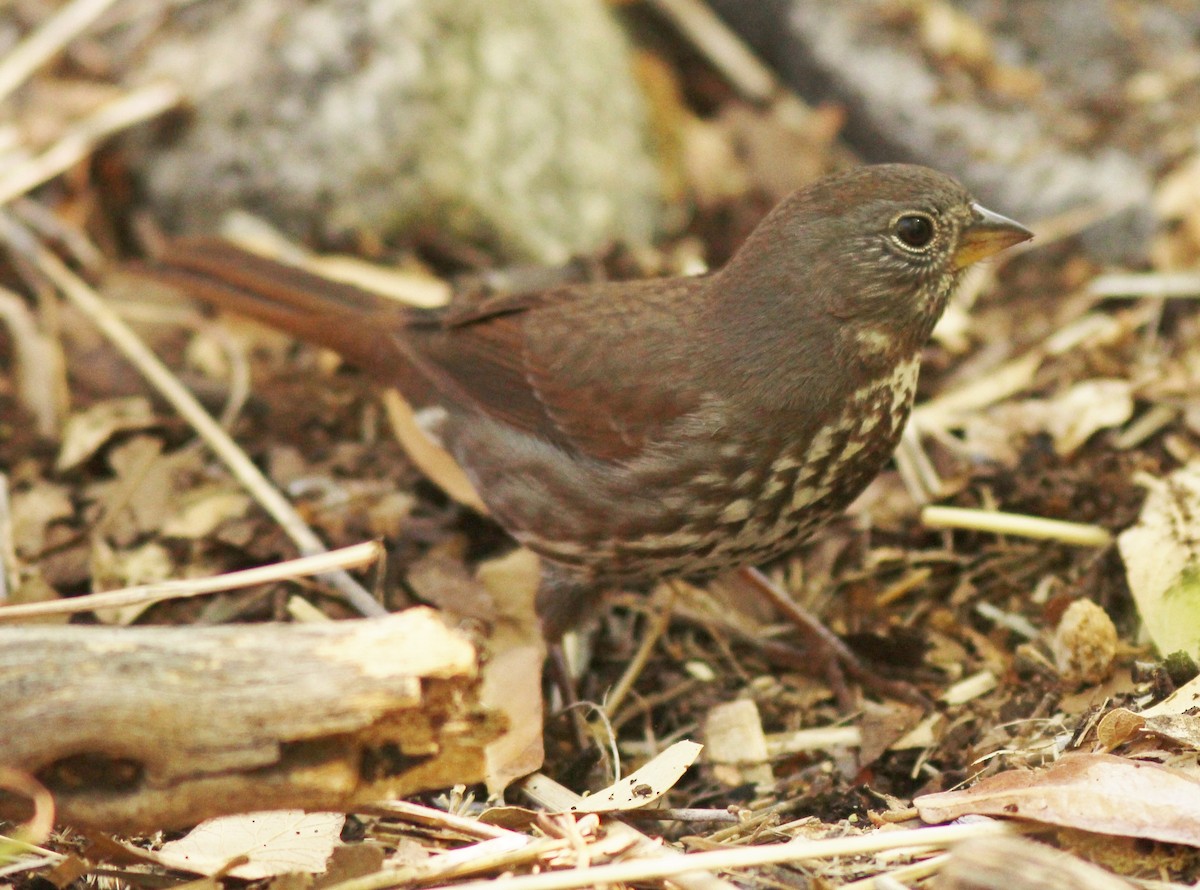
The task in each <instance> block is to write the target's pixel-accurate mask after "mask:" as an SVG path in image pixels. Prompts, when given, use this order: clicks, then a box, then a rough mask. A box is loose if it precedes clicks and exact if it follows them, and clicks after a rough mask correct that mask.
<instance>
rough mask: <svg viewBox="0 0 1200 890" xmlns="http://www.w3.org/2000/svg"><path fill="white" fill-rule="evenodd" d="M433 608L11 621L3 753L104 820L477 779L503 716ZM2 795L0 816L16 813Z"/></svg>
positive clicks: (2, 697)
mask: <svg viewBox="0 0 1200 890" xmlns="http://www.w3.org/2000/svg"><path fill="white" fill-rule="evenodd" d="M477 674H478V665H477V655H476V651H475V648H474V647H473V646H472V645H471V643H470V642H469V641H468V640H467V639H466V638H465V637H464V636H463V635H462V634H461V633H458V632H456V631H454V630H452V629H450V628H448V627H447V626H446V625H445V624H444V623H443V621H442V620H441V619H440V618H439V617H438V616H437V614H436V613H435V612H433V611H431V610H429V609H411V610H409V611H407V612H403V613H400V614H398V615H393V616H388V617H386V618H381V619H375V620H366V621H340V622H329V623H323V624H309V625H270V624H269V625H236V626H227V627H211V628H195V627H179V628H176V627H138V628H99V627H41V626H38V627H34V626H27V627H4V628H0V714H3V715H4V720H3V731H2V732H0V766H5V767H11V768H14V769H17V770H21V771H24V772H27V773H30V774H33V775H35V776H37V777H38V778H39V779H40V780H41V781H42V782H43V783H45V784H46V786H47V787H49V788H50V790H51V791H52V792H53V793H54V797H55V802H56V804H57V807H58V820H59V821H60V822H64V823H68V824H74V825H91V826H97V827H102V828H105V829H108V830H136V829H139V828H155V829H163V828H169V827H176V826H184V825H192V824H195V823H197V822H199V821H201V820H203V819H207V818H211V817H214V816H220V815H226V814H230V813H237V812H247V811H253V810H264V809H282V808H297V809H308V810H318V809H324V810H346V809H351V808H353V807H354V806H356V805H359V804H363V803H366V802H368V801H377V800H380V799H383V798H385V797H390V796H396V795H404V794H411V793H413V792H416V791H420V790H425V789H430V788H439V787H445V786H447V785H451V784H455V783H459V782H466V783H470V782H475V781H479V780H480V779H482V777H483V775H484V747H485V745H486V744H487V742H488V741H490V740H491V739H493V738H495V737H496V736H497V735H499V733H500V731H501V729H502V726H503V722H504V721H503V719H502V718H499V717H496V716H495V715H493V714H491V713H490V712H487V711H485V710H484V709H483V708H482V707H480V706H479V705H478V703H477V692H478V688H477V687H478V679H477ZM21 806H22V805H21V804H20V802H18V801H16V800H15V799H13V798H11V797H9V798H5V797H3V796H0V818H3V817H5V816H13V815H15V816H16V817H17V818H23V813H22V809H21Z"/></svg>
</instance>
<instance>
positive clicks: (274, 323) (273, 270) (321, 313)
mask: <svg viewBox="0 0 1200 890" xmlns="http://www.w3.org/2000/svg"><path fill="white" fill-rule="evenodd" d="M140 271H142V272H144V273H145V274H148V275H150V276H151V277H152V278H155V279H157V280H159V281H162V282H164V283H166V284H171V285H174V286H176V287H179V288H180V289H182V290H183V291H185V292H186V293H188V294H191V295H193V296H195V297H198V298H200V299H201V300H203V301H205V302H206V303H209V304H211V305H213V306H214V307H216V308H218V309H222V310H229V311H231V312H235V313H238V314H239V315H245V316H247V317H249V318H252V319H254V320H256V321H260V322H262V323H264V324H266V325H268V326H270V327H273V328H278V329H279V330H282V331H285V332H287V333H289V334H292V335H293V336H295V337H298V338H299V339H301V340H305V341H308V342H310V343H314V344H316V345H318V346H324V347H326V348H327V349H332V350H334V351H335V352H337V353H338V354H339V355H341V356H342V357H343V358H344V359H346V361H348V362H349V363H351V364H353V365H357V366H359V367H361V368H362V369H363V370H365V371H367V372H368V373H371V374H372V375H374V376H376V377H378V378H380V379H382V380H383V381H384V382H387V383H397V384H398V383H400V379H398V378H403V377H405V376H406V375H405V369H402V368H400V367H398V364H404V362H403V361H402V359H400V356H399V351H398V349H397V342H396V339H395V338H396V337H397V336H399V335H402V332H403V330H404V328H405V327H407V326H408V325H409V324H411V323H412V322H414V321H416V320H418V319H419V318H420V317H421V315H422V312H421V310H416V309H411V308H410V307H406V306H404V305H403V304H401V303H398V302H396V301H395V300H391V299H389V298H387V297H383V296H380V295H379V294H374V293H371V292H370V291H366V290H363V289H361V288H357V287H354V286H353V285H350V284H345V283H343V282H339V281H334V280H332V279H329V278H324V277H322V276H320V275H314V274H312V273H310V272H305V271H304V270H302V269H299V268H296V267H295V266H290V265H288V264H286V263H281V262H277V261H276V260H271V259H267V258H266V257H263V256H259V255H258V254H255V253H251V252H250V251H247V250H243V249H242V248H240V247H237V246H236V245H234V244H231V243H229V242H227V241H222V240H220V239H216V238H186V239H179V240H176V241H171V242H169V243H168V244H167V245H166V247H165V248H164V249H163V251H162V252H161V253H160V254H159V255H158V256H156V257H155V258H154V259H153V260H151V261H150V262H148V263H146V264H145V265H144V266H142V267H141V268H140Z"/></svg>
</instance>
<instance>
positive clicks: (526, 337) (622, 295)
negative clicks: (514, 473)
mask: <svg viewBox="0 0 1200 890" xmlns="http://www.w3.org/2000/svg"><path fill="white" fill-rule="evenodd" d="M690 297H692V294H691V293H689V291H688V289H687V288H686V287H682V286H681V283H680V282H673V281H672V282H668V281H659V282H626V283H623V284H620V285H599V286H597V285H590V286H579V287H568V288H561V289H558V290H554V291H548V292H543V293H538V294H529V295H515V296H510V297H500V298H497V299H495V300H492V301H488V302H486V303H484V304H482V305H480V306H478V307H474V308H469V309H467V310H465V311H451V312H449V313H447V314H445V315H443V316H441V318H440V319H439V322H438V323H437V324H436V325H433V324H422V323H418V324H415V325H412V326H410V327H409V328H408V329H407V330H406V331H405V332H404V333H403V334H402V335H400V336H399V337H398V345H399V347H400V349H401V351H403V352H405V353H406V355H407V356H408V357H409V359H410V361H412V362H413V363H414V364H416V365H417V366H418V367H419V369H420V370H421V372H422V373H423V374H424V375H425V376H427V377H428V378H429V379H430V381H431V382H432V383H433V385H434V387H435V388H436V389H438V390H440V391H441V392H442V393H443V395H444V396H445V397H446V398H448V399H450V400H451V401H453V402H455V403H457V404H459V405H460V406H463V407H470V408H473V409H476V410H478V411H481V412H483V413H484V414H486V415H488V416H490V417H493V418H495V419H497V420H500V421H503V422H504V423H507V424H510V425H511V426H513V427H515V428H517V429H519V430H521V431H523V432H525V433H528V434H529V435H532V436H536V437H538V438H540V439H543V440H545V441H547V442H550V443H553V444H554V445H557V446H558V447H561V448H564V449H566V450H569V451H573V452H576V453H580V454H584V455H588V456H591V457H593V458H595V459H597V460H602V461H623V460H628V459H631V458H633V457H636V456H637V455H638V454H639V453H641V452H642V451H643V449H645V448H646V447H647V446H650V445H652V444H654V443H655V442H656V441H658V440H659V439H660V438H661V436H662V434H663V433H664V432H665V430H666V429H667V428H668V427H669V426H671V425H673V424H675V423H677V422H679V421H681V420H682V419H683V418H685V417H688V416H689V415H692V414H694V413H695V412H696V411H697V410H698V409H699V408H700V407H701V406H702V405H703V404H704V394H703V393H702V392H699V391H698V390H697V389H696V388H695V387H694V386H691V385H689V384H688V383H686V382H685V381H690V380H692V379H694V378H693V376H692V375H691V374H690V373H685V374H681V373H680V368H681V364H680V363H681V362H682V363H683V364H682V367H683V368H687V362H688V358H689V357H688V355H687V354H686V350H687V349H688V346H689V338H688V337H687V334H686V321H687V318H688V317H689V315H690V312H689V303H688V300H689V298H690ZM672 371H673V372H674V373H672ZM673 378H674V379H673Z"/></svg>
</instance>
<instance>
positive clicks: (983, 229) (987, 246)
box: [954, 204, 1033, 269]
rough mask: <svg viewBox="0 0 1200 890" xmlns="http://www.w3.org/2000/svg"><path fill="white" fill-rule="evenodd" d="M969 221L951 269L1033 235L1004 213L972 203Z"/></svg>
mask: <svg viewBox="0 0 1200 890" xmlns="http://www.w3.org/2000/svg"><path fill="white" fill-rule="evenodd" d="M971 211H972V214H973V217H972V220H971V222H969V223H968V224H967V227H966V228H965V229H963V233H962V237H961V238H960V239H959V242H958V250H956V251H955V252H954V268H956V269H965V268H966V267H967V266H969V265H971V264H972V263H975V262H978V261H979V260H982V259H983V258H984V257H989V256H991V255H992V254H994V253H999V252H1000V251H1002V250H1004V249H1005V248H1006V247H1012V246H1013V245H1014V244H1020V243H1021V242H1022V241H1028V240H1029V239H1030V238H1032V237H1033V232H1031V231H1029V229H1027V228H1025V227H1024V226H1023V225H1021V224H1020V223H1018V222H1013V221H1012V220H1011V219H1009V218H1008V217H1007V216H1001V215H1000V214H999V213H993V212H992V211H990V210H988V209H987V208H986V207H983V206H980V205H979V204H972V205H971Z"/></svg>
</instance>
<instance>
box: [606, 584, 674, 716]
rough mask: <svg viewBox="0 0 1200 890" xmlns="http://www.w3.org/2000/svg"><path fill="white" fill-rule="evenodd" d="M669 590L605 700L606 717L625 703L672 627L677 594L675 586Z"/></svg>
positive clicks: (669, 587)
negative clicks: (668, 629) (660, 641)
mask: <svg viewBox="0 0 1200 890" xmlns="http://www.w3.org/2000/svg"><path fill="white" fill-rule="evenodd" d="M667 589H668V591H669V593H668V594H667V601H666V602H665V603H662V604H661V606H660V607H659V609H658V611H657V613H656V614H655V615H654V618H653V620H652V621H651V622H650V626H649V627H647V628H646V632H645V634H643V635H642V642H641V643H640V644H639V645H638V650H637V652H635V653H634V655H633V658H631V659H630V660H629V664H628V665H626V667H625V670H624V672H623V673H622V674H621V677H620V679H619V680H617V682H616V685H614V686H613V688H612V690H611V691H610V692H609V693H608V695H607V696H606V697H605V699H604V708H603V710H604V714H605V716H606V717H609V718H611V717H612V715H613V714H615V713H616V712H617V710H618V709H619V708H620V707H621V705H622V704H623V703H624V702H625V696H627V695H628V694H629V690H630V689H632V688H633V684H634V683H635V682H636V681H637V678H638V677H639V676H640V675H641V673H642V670H643V669H644V668H645V667H646V662H647V661H649V660H650V653H651V652H653V651H654V647H655V645H657V643H658V641H659V640H660V639H661V638H662V635H663V634H665V633H666V632H667V628H668V627H670V625H671V611H672V609H673V607H674V606H675V597H676V595H677V592H676V588H675V585H674V584H668V585H667Z"/></svg>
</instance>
